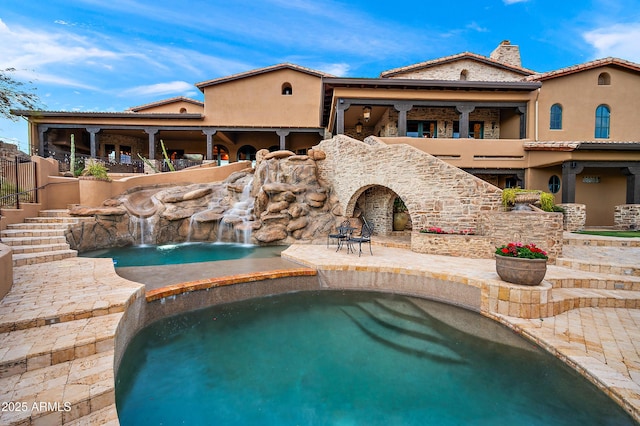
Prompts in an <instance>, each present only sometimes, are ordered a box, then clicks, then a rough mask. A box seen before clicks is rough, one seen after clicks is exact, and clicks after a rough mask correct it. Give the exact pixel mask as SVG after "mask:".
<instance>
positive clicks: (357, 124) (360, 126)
mask: <svg viewBox="0 0 640 426" xmlns="http://www.w3.org/2000/svg"><path fill="white" fill-rule="evenodd" d="M356 133H357V134H361V133H362V122H361V121H360V120H358V122H357V123H356Z"/></svg>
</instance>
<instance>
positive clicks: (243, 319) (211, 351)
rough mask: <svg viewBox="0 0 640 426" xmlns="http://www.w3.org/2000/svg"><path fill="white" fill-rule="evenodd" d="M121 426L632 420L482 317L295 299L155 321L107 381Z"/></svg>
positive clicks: (376, 298) (402, 303)
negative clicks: (113, 384)
mask: <svg viewBox="0 0 640 426" xmlns="http://www.w3.org/2000/svg"><path fill="white" fill-rule="evenodd" d="M116 404H117V408H118V413H119V418H120V423H121V424H122V425H124V426H126V425H140V424H145V425H179V424H188V425H492V426H495V425H545V426H546V425H550V424H553V425H581V426H583V425H627V424H628V425H631V424H635V423H634V422H633V420H632V419H631V418H630V417H629V416H628V415H627V414H626V413H625V412H624V411H623V410H622V409H621V408H620V407H619V406H618V405H617V404H615V403H614V402H613V401H612V400H610V399H609V398H608V397H606V396H605V394H604V393H602V392H600V391H599V390H598V389H597V388H596V387H595V386H593V385H592V384H591V383H589V382H588V381H587V380H586V379H584V378H583V377H582V376H580V375H579V374H578V373H576V372H575V371H573V370H571V369H570V368H568V367H567V366H565V365H564V364H563V363H562V362H560V361H559V360H557V359H556V358H554V357H553V356H551V355H549V354H548V353H546V352H544V351H542V350H540V349H539V348H538V347H536V346H534V345H532V344H530V343H529V342H527V341H525V340H524V339H522V338H520V337H519V336H517V335H515V334H514V333H513V332H511V331H510V330H508V329H507V328H505V327H503V326H501V325H499V324H497V323H495V322H493V321H491V320H489V319H487V318H484V317H482V316H480V315H479V314H476V313H473V312H469V311H466V310H463V309H460V308H456V307H453V306H449V305H443V304H440V303H437V302H431V301H426V300H423V299H414V298H408V297H404V296H394V295H389V294H381V293H369V292H338V291H320V292H299V293H290V294H285V295H279V296H272V297H267V298H260V299H253V300H249V301H243V302H237V303H232V304H227V305H220V306H215V307H211V308H207V309H204V310H199V311H194V312H190V313H186V314H182V315H178V316H174V317H170V318H167V319H165V320H161V321H159V322H157V323H154V324H152V325H150V326H148V327H146V328H145V329H143V330H142V331H141V332H140V333H139V334H138V335H136V336H135V337H134V339H133V340H132V341H131V343H130V344H129V346H128V348H127V350H126V352H125V354H124V358H123V360H122V364H121V367H120V369H119V371H118V373H117V378H116Z"/></svg>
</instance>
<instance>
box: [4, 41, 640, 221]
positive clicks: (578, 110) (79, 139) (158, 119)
mask: <svg viewBox="0 0 640 426" xmlns="http://www.w3.org/2000/svg"><path fill="white" fill-rule="evenodd" d="M196 87H197V88H198V89H200V91H202V93H203V96H204V102H200V101H197V100H193V99H188V98H184V97H177V98H171V99H166V100H161V101H158V102H154V103H151V104H147V105H142V106H137V107H134V108H131V109H129V110H128V111H126V112H121V113H106V112H105V113H96V112H91V113H89V112H87V113H83V112H59V111H23V110H22V111H14V114H16V115H21V116H24V117H26V118H27V119H28V122H29V130H30V146H31V150H32V153H33V154H36V153H37V154H40V155H43V156H49V155H53V154H54V153H55V154H56V156H58V155H59V154H60V153H62V152H68V150H69V142H70V136H71V134H74V135H75V141H76V144H77V146H78V149H79V151H80V152H83V153H85V154H87V155H90V156H92V157H106V158H110V159H111V160H112V161H125V162H126V161H132V159H136V158H137V156H138V154H140V155H142V156H144V157H146V158H149V159H158V160H159V159H161V158H162V153H161V152H160V150H159V146H160V141H162V142H163V144H164V145H165V147H166V148H167V150H168V151H169V152H171V153H175V154H174V155H175V156H176V157H178V158H181V157H188V158H196V159H198V158H201V159H203V160H205V161H206V160H209V161H217V162H218V163H224V162H227V161H231V162H233V161H238V160H244V159H248V160H251V159H253V158H254V157H253V156H254V155H255V153H256V151H257V150H259V149H263V148H266V149H270V150H276V149H288V150H291V151H294V152H296V153H305V152H306V150H307V149H309V148H311V147H312V146H314V145H316V144H318V143H319V142H320V141H321V140H323V139H326V138H329V137H331V136H332V135H337V134H345V135H348V136H351V137H353V138H356V139H360V140H363V139H364V138H366V137H368V136H376V137H379V138H381V139H382V140H383V141H384V142H385V143H388V144H394V143H405V144H410V145H413V146H415V147H417V148H419V149H422V150H424V151H426V152H428V153H430V154H432V155H434V156H437V157H439V158H441V159H443V160H445V161H447V162H449V163H450V164H452V165H454V166H457V167H460V168H462V169H464V170H466V171H468V172H469V173H472V174H474V175H476V176H478V177H481V178H482V179H485V180H487V181H489V182H491V183H493V184H494V185H496V186H499V187H502V188H505V187H514V186H520V187H524V188H530V189H543V190H546V191H551V192H553V193H554V194H556V202H557V203H582V204H585V205H587V219H586V224H587V225H590V226H596V225H612V224H613V222H614V206H616V205H621V204H640V130H638V129H637V128H636V127H635V124H636V121H637V118H636V117H637V111H639V110H640V65H639V64H635V63H632V62H629V61H625V60H622V59H617V58H606V59H600V60H596V61H591V62H587V63H584V64H580V65H576V66H571V67H568V68H563V69H559V70H555V71H552V72H547V73H536V72H535V71H533V70H529V69H526V68H523V67H522V63H521V58H520V52H519V48H518V46H516V45H513V44H511V43H510V42H508V41H503V42H502V43H500V45H499V46H498V47H497V48H496V49H495V50H494V51H493V52H492V53H491V54H490V55H489V56H488V57H487V56H483V55H479V54H475V53H470V52H463V53H460V54H456V55H451V56H446V57H442V58H437V59H433V60H429V61H425V62H421V63H418V64H413V65H409V66H406V67H401V68H396V69H392V70H387V71H384V72H382V73H381V74H380V75H379V77H378V78H341V77H335V76H332V75H328V74H326V73H323V72H320V71H316V70H312V69H308V68H304V67H301V66H298V65H294V64H278V65H274V66H270V67H266V68H260V69H256V70H252V71H248V72H244V73H240V74H235V75H230V76H227V77H222V78H217V79H213V80H209V81H204V82H201V83H197V84H196Z"/></svg>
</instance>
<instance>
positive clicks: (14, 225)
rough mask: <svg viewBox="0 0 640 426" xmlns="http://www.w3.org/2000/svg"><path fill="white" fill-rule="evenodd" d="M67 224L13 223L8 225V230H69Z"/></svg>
mask: <svg viewBox="0 0 640 426" xmlns="http://www.w3.org/2000/svg"><path fill="white" fill-rule="evenodd" d="M68 226H69V224H67V223H34V222H31V223H11V224H9V225H7V229H8V230H10V229H16V230H22V229H24V230H29V229H34V230H36V229H67V227H68Z"/></svg>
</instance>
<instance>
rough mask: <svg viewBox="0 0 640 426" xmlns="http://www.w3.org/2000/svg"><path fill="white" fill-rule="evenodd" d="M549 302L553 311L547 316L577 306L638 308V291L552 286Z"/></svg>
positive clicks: (639, 294) (639, 299) (639, 304)
mask: <svg viewBox="0 0 640 426" xmlns="http://www.w3.org/2000/svg"><path fill="white" fill-rule="evenodd" d="M550 303H551V305H552V306H550V307H549V309H553V312H548V316H552V315H554V316H555V315H558V314H561V313H563V312H566V311H569V310H571V309H578V308H626V309H638V308H640V291H629V290H600V289H592V288H590V289H585V288H554V289H553V290H552V292H551V300H550Z"/></svg>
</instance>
